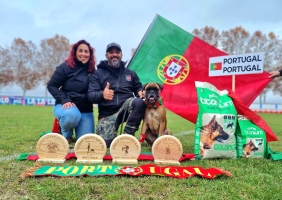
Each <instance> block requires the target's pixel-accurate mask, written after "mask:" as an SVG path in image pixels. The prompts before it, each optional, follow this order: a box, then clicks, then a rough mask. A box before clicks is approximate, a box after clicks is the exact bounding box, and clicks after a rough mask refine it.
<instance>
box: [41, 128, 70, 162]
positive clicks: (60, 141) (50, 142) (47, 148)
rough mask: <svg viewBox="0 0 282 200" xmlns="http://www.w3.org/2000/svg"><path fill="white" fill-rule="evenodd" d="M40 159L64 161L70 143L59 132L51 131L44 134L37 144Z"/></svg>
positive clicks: (44, 160)
mask: <svg viewBox="0 0 282 200" xmlns="http://www.w3.org/2000/svg"><path fill="white" fill-rule="evenodd" d="M36 152H37V155H38V157H39V159H38V161H43V162H52V163H64V162H65V161H66V156H67V155H68V152H69V143H68V141H67V140H66V138H65V137H64V136H62V135H60V134H58V133H49V134H46V135H44V136H42V137H41V138H40V139H39V140H38V142H37V145H36Z"/></svg>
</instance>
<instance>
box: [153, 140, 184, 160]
mask: <svg viewBox="0 0 282 200" xmlns="http://www.w3.org/2000/svg"><path fill="white" fill-rule="evenodd" d="M152 154H153V157H154V162H155V163H156V164H172V165H180V162H179V159H180V158H181V156H182V154H183V150H182V144H181V143H180V141H179V140H178V139H177V138H176V137H174V136H171V135H163V136H160V137H158V138H157V139H156V140H155V142H154V143H153V146H152Z"/></svg>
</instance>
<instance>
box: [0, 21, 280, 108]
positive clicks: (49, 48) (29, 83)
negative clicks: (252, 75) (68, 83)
mask: <svg viewBox="0 0 282 200" xmlns="http://www.w3.org/2000/svg"><path fill="white" fill-rule="evenodd" d="M191 33H192V34H193V35H195V36H196V37H199V38H200V39H202V40H204V41H205V42H207V43H209V44H211V45H213V46H215V47H216V48H218V49H220V50H222V51H224V52H226V53H227V54H230V55H234V54H243V53H252V52H264V53H265V58H264V61H265V62H264V70H265V71H268V72H269V71H273V70H280V69H282V40H281V39H280V38H279V37H278V36H276V35H275V34H274V33H273V32H270V33H267V34H265V33H262V32H261V31H259V30H258V31H255V32H254V33H253V34H250V33H249V32H248V31H246V30H245V29H244V28H242V27H241V26H239V27H235V28H234V29H230V30H227V31H222V32H219V31H218V30H216V29H214V28H213V27H208V26H206V27H204V28H201V29H194V30H193V31H192V32H191ZM70 47H71V44H70V42H69V39H67V38H66V37H64V36H61V35H58V34H56V35H55V36H54V37H52V38H47V39H43V40H41V42H40V45H39V47H38V46H37V45H35V44H34V43H33V42H32V41H24V40H23V39H21V38H15V39H14V40H13V42H12V44H11V46H6V47H1V46H0V93H1V90H2V89H3V87H5V86H8V85H12V84H16V85H17V86H19V87H20V88H21V89H22V91H23V96H25V94H26V91H28V90H33V89H35V88H36V87H37V86H38V85H39V84H40V83H41V82H43V83H44V85H47V82H48V81H49V79H50V77H51V76H52V74H53V72H54V70H55V68H56V66H58V65H59V64H60V63H61V62H63V61H64V60H65V59H66V58H67V56H68V54H69V51H70ZM134 51H135V49H134V48H133V49H132V50H131V54H132V55H133V53H134ZM281 84H282V82H281V81H280V79H279V78H276V79H274V80H273V81H271V82H270V84H269V85H268V86H267V87H266V88H265V90H264V91H263V92H262V93H261V95H260V102H261V103H265V97H266V93H267V92H268V91H271V90H272V91H273V92H274V94H279V95H281V96H282V87H281ZM45 96H46V97H47V89H45Z"/></svg>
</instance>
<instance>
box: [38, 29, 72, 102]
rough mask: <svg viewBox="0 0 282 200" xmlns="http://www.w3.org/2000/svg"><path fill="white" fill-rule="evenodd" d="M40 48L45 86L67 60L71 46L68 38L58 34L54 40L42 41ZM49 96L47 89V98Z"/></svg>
mask: <svg viewBox="0 0 282 200" xmlns="http://www.w3.org/2000/svg"><path fill="white" fill-rule="evenodd" d="M40 46H41V54H40V58H41V65H42V79H43V83H44V85H47V83H48V81H49V80H50V78H51V76H52V75H53V73H54V71H55V69H56V67H57V66H58V65H59V64H60V63H61V62H63V61H64V60H65V59H66V58H67V56H68V54H69V51H70V46H71V45H70V44H69V40H68V39H67V38H66V37H64V36H59V35H57V34H56V35H55V36H54V37H52V38H47V39H44V40H41V44H40ZM47 94H48V93H47V88H46V87H45V96H46V97H47Z"/></svg>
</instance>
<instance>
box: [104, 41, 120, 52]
mask: <svg viewBox="0 0 282 200" xmlns="http://www.w3.org/2000/svg"><path fill="white" fill-rule="evenodd" d="M112 47H116V48H118V49H119V50H120V51H121V48H120V45H119V44H118V43H115V42H112V43H110V44H108V46H107V49H106V52H108V51H109V49H110V48H112Z"/></svg>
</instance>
